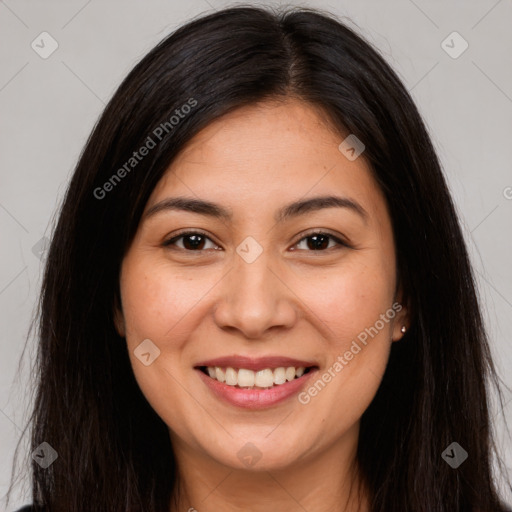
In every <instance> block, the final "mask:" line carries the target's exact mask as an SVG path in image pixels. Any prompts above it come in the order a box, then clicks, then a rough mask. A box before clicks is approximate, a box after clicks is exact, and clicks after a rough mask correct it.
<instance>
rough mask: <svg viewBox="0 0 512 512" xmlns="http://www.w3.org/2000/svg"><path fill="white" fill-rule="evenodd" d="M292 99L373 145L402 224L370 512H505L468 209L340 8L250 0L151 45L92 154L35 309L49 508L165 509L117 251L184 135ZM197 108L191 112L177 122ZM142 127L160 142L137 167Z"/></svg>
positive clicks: (42, 472)
mask: <svg viewBox="0 0 512 512" xmlns="http://www.w3.org/2000/svg"><path fill="white" fill-rule="evenodd" d="M284 97H295V98H298V99H300V100H302V101H304V102H307V103H309V104H311V105H312V106H315V107H317V108H319V109H321V110H322V111H323V112H325V114H326V116H328V119H329V121H330V122H332V124H333V126H335V127H337V128H338V129H339V132H340V134H342V133H352V134H355V135H356V136H357V137H358V138H359V139H360V140H361V141H363V143H364V144H365V146H366V149H365V152H364V157H365V158H366V159H367V161H368V162H369V164H370V166H371V168H372V171H373V175H374V178H375V180H376V182H377V184H378V186H379V187H380V188H381V189H382V191H383V192H384V194H385V197H386V200H387V204H388V208H389V212H390V216H391V220H392V225H393V231H394V237H395V242H396V255H397V271H398V276H399V280H400V283H401V285H402V288H403V291H404V303H406V304H407V305H408V306H409V310H410V312H411V319H412V323H411V327H410V330H409V331H408V332H407V334H406V335H405V337H406V340H407V341H404V342H401V343H394V344H392V345H393V347H392V350H391V354H390V359H389V364H388V367H387V369H386V372H385V375H384V378H383V381H382V384H381V386H380V388H379V390H378V392H377V394H376V396H375V398H374V400H373V401H372V403H371V405H370V406H369V408H368V409H367V411H366V412H365V413H364V415H363V417H362V420H361V429H360V439H359V446H358V452H357V461H358V464H359V467H360V470H361V474H362V475H363V478H364V481H365V482H366V484H367V487H368V489H369V492H370V496H369V498H370V504H371V510H372V512H390V511H392V512H462V511H464V512H468V511H479V512H484V511H485V512H490V511H498V510H501V508H500V501H499V497H498V493H497V489H496V487H497V486H496V484H495V482H494V476H493V471H492V462H493V456H494V455H495V445H494V441H493V437H492V428H491V426H492V425H491V421H490V411H489V406H488V404H489V393H490V389H491V387H490V384H493V385H495V386H496V389H498V390H499V379H498V378H497V375H496V371H495V369H494V366H493V363H492V360H491V357H490V350H489V346H488V341H487V337H486V333H485V330H484V326H483V321H482V316H481V310H480V306H479V302H478V298H477V294H476V291H475V280H474V276H473V273H472V270H471V267H470V262H469V258H468V253H467V250H466V246H465V243H464V239H463V235H462V232H461V228H460V224H459V221H458V218H457V214H456V211H455V208H454V205H453V202H452V199H451V197H450V194H449V191H448V188H447V184H446V181H445V179H444V177H443V174H442V171H441V168H440V164H439V161H438V157H437V156H436V153H435V151H434V149H433V146H432V143H431V140H430V137H429V135H428V133H427V130H426V127H425V125H424V123H423V121H422V119H421V117H420V115H419V113H418V110H417V108H416V107H415V105H414V103H413V101H412V99H411V97H410V95H409V94H408V92H407V90H406V89H405V88H404V85H403V84H402V83H401V81H400V80H399V78H398V77H397V75H396V74H395V73H394V72H393V71H392V69H391V68H390V66H389V65H388V64H387V63H386V62H385V60H384V59H383V58H382V57H381V56H380V55H379V53H378V51H377V50H376V49H374V48H373V47H372V46H371V45H370V44H369V43H368V42H366V41H364V40H363V39H362V38H361V37H360V36H359V35H357V34H356V32H355V31H354V30H353V29H351V28H349V27H348V26H347V24H345V23H342V22H341V21H340V20H338V19H337V18H336V17H335V16H333V15H332V14H330V13H327V12H325V11H318V10H314V9H307V8H291V9H285V10H282V11H276V10H272V9H270V8H265V9H264V8H255V7H246V6H238V7H233V8H228V9H224V10H220V11H217V12H215V13H213V14H209V15H206V16H202V17H199V18H196V19H194V20H192V21H190V22H189V23H187V24H186V25H184V26H183V27H181V28H179V29H178V30H176V31H175V32H174V33H172V34H171V35H170V36H168V37H167V38H165V39H164V40H163V41H161V42H160V43H159V44H158V45H157V46H156V47H155V48H154V49H152V50H151V51H150V52H149V53H148V54H147V55H146V56H145V57H144V58H143V59H142V60H141V61H140V62H139V63H138V64H137V65H136V66H135V67H134V69H133V70H132V71H131V72H130V73H129V75H128V76H127V77H126V79H125V80H124V81H123V83H122V84H121V85H120V87H119V88H118V90H117V91H116V93H115V94H114V96H113V98H112V99H111V101H110V102H109V103H108V105H107V106H106V108H105V110H104V112H103V114H102V115H101V117H100V118H99V120H98V122H97V124H96V126H95V128H94V130H93V132H92V134H91V135H90V137H89V140H88V141H87V143H86V145H85V148H84V149H83V152H82V154H81V156H80V159H79V162H78V164H77V166H76V169H75V171H74V174H73V176H72V179H71V182H70V184H69V187H68V189H67V193H66V196H65V198H64V201H63V204H62V207H61V210H60V215H59V217H58V221H57V223H56V226H55V229H54V233H53V237H52V241H51V245H50V248H49V251H48V256H47V260H46V266H45V272H44V280H43V285H42V293H41V297H40V302H39V305H38V311H37V313H38V314H37V327H38V330H37V337H38V352H37V359H36V362H35V365H34V368H33V372H32V375H33V379H34V381H33V384H34V389H35V390H36V396H35V403H34V408H33V411H32V414H31V417H30V421H29V424H30V427H31V444H32V446H31V448H32V450H34V449H36V447H38V446H39V445H40V444H41V443H43V442H47V443H48V444H49V445H51V447H53V449H54V450H56V452H57V453H58V458H57V460H55V462H54V463H53V464H51V465H50V466H49V467H48V468H46V469H43V468H42V467H41V466H40V465H39V464H38V463H36V462H35V461H33V460H32V459H30V462H31V477H32V492H33V502H34V504H35V505H37V506H38V507H41V508H40V509H39V508H38V509H37V510H46V511H51V512H61V511H62V512H86V511H94V512H98V511H108V512H117V511H119V512H121V511H123V512H135V511H144V512H157V511H158V512H162V511H166V510H168V509H169V504H170V502H171V497H172V496H173V495H174V494H175V491H176V489H177V482H178V474H177V468H176V461H175V458H174V456H173V451H172V446H171V443H170V439H169V432H168V429H167V426H166V425H165V424H164V422H163V421H162V419H161V418H160V417H159V416H158V415H157V414H156V413H155V411H154V410H153V409H152V408H151V406H150V405H149V404H148V402H147V401H146V399H145V397H144V396H143V394H142V392H141V391H140V389H139V387H138V385H137V383H136V381H135V378H134V374H133V372H132V368H131V365H130V360H129V357H128V353H127V346H126V342H125V340H124V339H123V338H120V337H119V335H118V334H117V332H116V330H115V328H114V322H113V309H114V305H115V304H118V303H119V271H120V264H121V261H122V259H123V256H124V254H125V252H126V250H127V248H128V247H129V244H130V242H131V240H132V238H133V236H134V234H135V232H136V230H137V227H138V223H139V220H140V217H141V213H142V211H143V209H144V206H145V204H146V202H147V200H148V198H149V196H150V194H151V192H152V191H153V189H154V187H155V185H156V184H157V182H158V181H159V180H160V178H161V177H162V175H163V173H164V172H165V171H166V169H167V168H168V166H169V165H170V163H171V162H172V161H173V159H174V158H175V157H176V155H177V154H178V153H179V151H180V149H181V148H183V146H184V144H185V143H186V142H187V141H190V139H191V138H192V137H193V136H194V135H196V134H197V133H198V132H199V131H200V130H201V129H202V128H204V127H205V126H206V125H208V124H209V123H211V122H212V121H213V120H215V119H218V118H219V117H220V116H222V115H224V114H226V113H228V112H231V111H233V110H234V109H237V108H239V107H242V106H246V105H249V104H254V103H256V102H261V101H265V100H268V99H279V98H284ZM194 102H195V103H194ZM186 104H188V105H192V104H193V108H190V109H186V110H187V112H188V113H187V114H186V115H183V116H179V121H176V120H174V121H172V120H171V118H172V116H173V115H174V116H176V115H178V114H176V109H178V110H179V109H180V108H181V107H182V106H183V105H186ZM179 111H180V112H184V110H179ZM175 121H176V122H175ZM165 123H167V124H165ZM162 126H165V127H166V130H164V131H162V133H161V138H158V137H156V135H155V130H157V128H158V127H160V128H161V130H163V128H162ZM164 132H165V133H164ZM157 133H160V132H157ZM148 136H152V138H153V139H155V142H157V143H156V144H155V147H153V148H152V149H151V150H150V151H149V153H148V154H147V155H146V156H144V158H142V159H141V160H140V161H137V163H136V165H133V166H132V165H130V166H129V167H126V164H127V162H129V161H130V158H132V157H133V152H134V151H136V150H138V148H140V147H141V146H143V145H144V144H145V143H146V142H147V138H148ZM156 139H158V140H156ZM340 142H341V139H340ZM132 163H133V162H132ZM123 166H125V167H124V168H125V171H126V172H125V173H123V172H119V169H122V168H123ZM113 175H116V176H117V178H119V179H117V178H115V179H114V178H113ZM120 175H121V176H120ZM107 182H108V183H110V186H109V185H107V186H105V184H106V183H107ZM106 189H108V190H106ZM100 196H101V197H100ZM499 396H501V395H499ZM452 442H457V443H458V444H459V445H460V446H461V447H463V448H464V450H465V451H466V452H467V453H468V460H467V461H466V462H464V463H463V464H461V465H460V466H459V467H458V468H456V469H453V468H452V467H450V465H449V464H447V463H446V461H445V460H443V457H442V454H443V452H444V450H445V449H446V448H447V447H448V446H449V445H450V444H451V443H452ZM18 447H19V445H18ZM17 452H18V449H17V450H16V453H17ZM496 460H499V459H496Z"/></svg>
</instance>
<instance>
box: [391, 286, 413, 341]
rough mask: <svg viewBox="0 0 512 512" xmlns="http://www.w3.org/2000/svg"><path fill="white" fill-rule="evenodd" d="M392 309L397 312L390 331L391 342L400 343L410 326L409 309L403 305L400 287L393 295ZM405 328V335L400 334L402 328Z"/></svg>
mask: <svg viewBox="0 0 512 512" xmlns="http://www.w3.org/2000/svg"><path fill="white" fill-rule="evenodd" d="M393 309H394V310H395V311H396V312H397V313H396V315H395V318H394V319H393V329H392V338H391V339H392V341H400V340H401V339H402V338H403V337H404V335H405V333H406V332H407V331H408V330H409V327H410V325H411V321H410V315H409V307H408V306H407V305H406V304H403V293H402V289H401V287H400V288H399V289H398V292H397V294H396V295H395V301H394V302H393ZM403 327H405V329H406V330H405V333H404V332H402V328H403Z"/></svg>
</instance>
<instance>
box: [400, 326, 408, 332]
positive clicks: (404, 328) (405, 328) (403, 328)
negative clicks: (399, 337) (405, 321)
mask: <svg viewBox="0 0 512 512" xmlns="http://www.w3.org/2000/svg"><path fill="white" fill-rule="evenodd" d="M400 330H401V331H402V334H405V331H407V327H405V325H402V328H401V329H400Z"/></svg>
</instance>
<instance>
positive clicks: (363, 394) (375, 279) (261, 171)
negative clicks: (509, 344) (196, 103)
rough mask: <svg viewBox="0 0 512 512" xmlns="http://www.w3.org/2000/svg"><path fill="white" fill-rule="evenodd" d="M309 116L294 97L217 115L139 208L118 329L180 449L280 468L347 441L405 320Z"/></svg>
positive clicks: (367, 187) (377, 249)
mask: <svg viewBox="0 0 512 512" xmlns="http://www.w3.org/2000/svg"><path fill="white" fill-rule="evenodd" d="M321 119H322V118H321V117H319V115H318V113H317V112H316V111H315V110H314V109H313V108H312V107H311V106H308V105H306V104H305V103H301V102H299V101H297V100H289V101H287V102H286V103H281V104H275V103H274V104H270V103H265V104H260V105H259V106H250V107H244V108H242V109H239V110H237V111H235V112H233V113H231V114H228V115H226V116H225V117H223V118H222V119H219V120H218V121H216V122H214V123H212V124H210V125H209V126H208V127H207V128H205V129H204V130H203V131H202V132H200V133H199V134H198V135H197V136H196V137H195V138H194V139H192V140H191V141H190V143H189V144H188V145H187V147H186V148H185V150H184V151H182V152H181V153H180V155H179V157H178V158H176V159H175V161H174V162H173V164H172V165H171V166H170V168H169V170H168V171H167V173H166V174H165V175H164V177H163V178H162V180H161V181H160V182H159V183H158V185H157V187H156V188H155V190H154V191H153V193H152V195H151V197H150V199H149V201H148V204H147V205H146V209H145V213H144V215H143V218H142V220H141V223H140V225H139V228H138V231H137V233H136V236H135V238H134V240H133V243H132V245H131V247H130V249H129V251H128V253H127V254H126V256H125V258H124V260H123V263H122V271H121V297H122V312H118V316H117V320H116V325H117V328H118V331H119V332H120V334H121V335H124V336H126V341H127V344H128V351H129V355H130V359H131V364H132V366H133V371H134V374H135V377H136V379H137V382H138V384H139V386H140V388H141V390H142V392H143V393H144V395H145V397H146V398H147V400H148V402H149V403H150V404H151V406H152V407H153V408H154V410H155V411H156V412H157V414H158V415H159V416H160V417H161V418H162V420H163V421H164V422H165V423H166V424H167V425H168V427H169V432H170V436H171V440H172V443H173V447H174V448H175V449H176V450H177V452H178V453H183V454H184V453H188V454H194V456H195V457H196V458H198V459H201V460H203V461H205V462H209V463H214V464H215V463H221V464H224V465H227V466H229V467H232V468H250V467H253V466H254V467H255V468H257V469H259V468H261V467H265V468H266V469H272V468H274V469H278V468H286V467H288V466H290V465H291V464H293V463H295V462H298V461H302V462H305V461H307V460H312V458H313V457H315V456H317V455H319V454H320V453H322V452H325V450H327V449H333V448H334V447H336V446H337V447H340V446H345V447H346V448H347V449H348V447H350V450H352V451H353V448H354V446H355V444H356V443H357V434H358V426H359V419H360V418H361V415H362V414H363V412H364V411H365V409H366V408H367V407H368V405H369V404H370V402H371V400H372V398H373V397H374V395H375V393H376V391H377V388H378V387H379V383H380V381H381V377H382V375H383V373H384V370H385V367H386V363H387V360H388V356H389V351H390V346H391V342H392V341H393V340H397V339H399V338H400V337H401V332H400V328H401V327H402V325H404V324H405V323H406V318H405V316H406V313H405V308H402V307H401V306H400V305H399V304H398V303H397V300H399V297H398V298H397V297H396V296H395V291H396V277H397V276H396V268H395V251H394V241H393V233H392V226H391V223H390V217H389V214H388V211H387V207H386V203H385V199H384V197H383V195H382V193H381V192H380V190H379V188H378V187H377V185H376V183H375V181H374V179H373V178H372V176H371V173H370V170H369V167H368V165H367V163H366V162H365V160H364V153H363V154H362V156H360V157H357V158H355V157H356V156H357V152H354V151H350V150H348V152H347V151H346V150H344V151H342V150H340V149H339V146H340V143H341V142H342V141H343V139H344V138H345V137H340V136H338V135H335V134H334V133H333V131H331V130H329V129H328V128H327V125H326V124H324V123H323V122H322V120H321ZM347 135H348V134H347ZM349 140H350V139H349ZM356 149H360V148H356ZM327 196H329V197H333V198H337V199H336V200H334V199H331V200H323V201H320V200H319V199H318V198H321V197H327ZM177 198H183V199H182V201H181V202H177V201H176V199H177ZM189 201H194V202H195V203H194V204H195V206H194V204H192V203H189ZM336 201H337V203H336ZM203 202H204V203H207V204H204V205H203ZM192 206H194V208H192ZM224 214H225V215H224ZM185 231H186V232H190V233H189V234H188V235H183V232H185ZM315 233H317V234H316V235H315ZM318 233H322V234H318ZM315 248H316V250H315ZM400 310H401V311H400ZM215 360H216V361H215ZM205 366H206V367H210V370H209V371H210V372H211V374H212V375H213V376H214V378H212V377H210V376H209V375H208V368H203V367H205ZM215 367H217V368H218V369H217V370H216V369H215ZM228 367H229V368H230V369H227V368H228ZM300 367H305V368H310V370H307V371H305V373H304V374H303V375H302V376H301V377H299V376H300V375H301V372H302V370H301V369H300ZM240 369H241V371H239V370H240ZM296 370H298V371H296ZM226 378H227V379H228V383H226V382H224V383H222V382H220V381H222V380H223V379H226ZM288 379H292V380H288ZM251 384H252V388H251ZM255 386H257V387H255ZM270 386H272V387H270Z"/></svg>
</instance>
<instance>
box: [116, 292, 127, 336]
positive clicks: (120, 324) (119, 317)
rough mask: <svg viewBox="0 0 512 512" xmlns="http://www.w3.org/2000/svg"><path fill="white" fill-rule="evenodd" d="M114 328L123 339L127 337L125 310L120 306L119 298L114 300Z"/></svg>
mask: <svg viewBox="0 0 512 512" xmlns="http://www.w3.org/2000/svg"><path fill="white" fill-rule="evenodd" d="M114 327H115V328H116V331H117V334H119V336H121V338H124V337H125V336H126V328H125V324H124V315H123V310H122V307H121V305H120V304H119V299H118V297H117V296H116V297H115V299H114Z"/></svg>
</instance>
